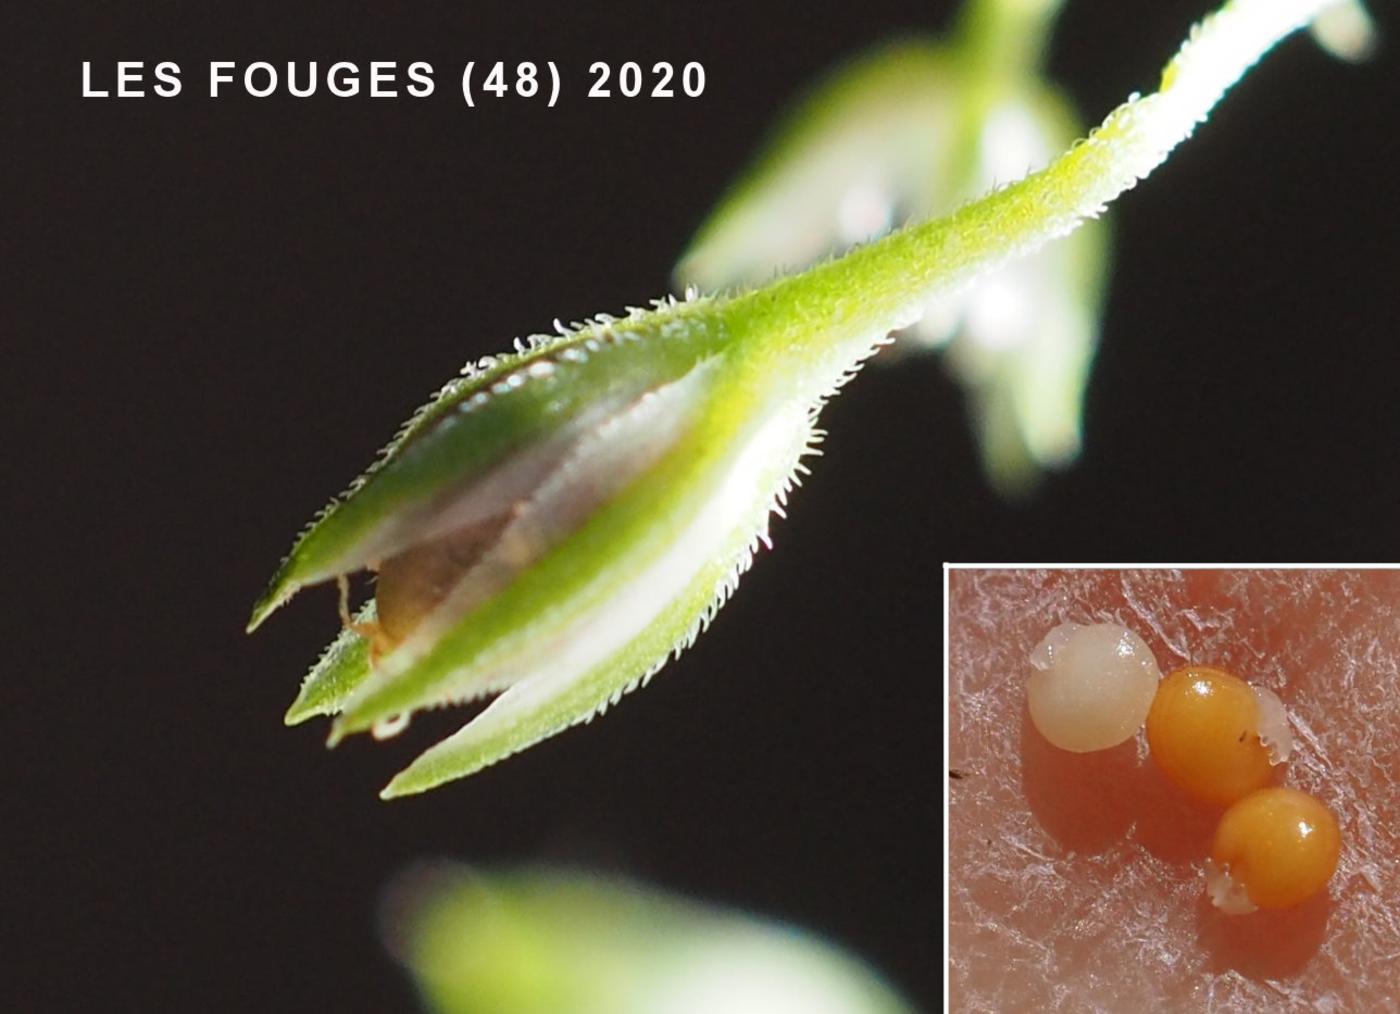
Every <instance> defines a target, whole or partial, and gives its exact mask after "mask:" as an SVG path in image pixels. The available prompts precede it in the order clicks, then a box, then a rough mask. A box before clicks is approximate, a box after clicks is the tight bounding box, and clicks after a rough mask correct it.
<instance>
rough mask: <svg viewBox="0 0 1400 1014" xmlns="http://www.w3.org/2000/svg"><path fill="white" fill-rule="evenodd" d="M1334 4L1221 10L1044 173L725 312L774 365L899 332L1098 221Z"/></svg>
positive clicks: (1235, 3)
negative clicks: (939, 298)
mask: <svg viewBox="0 0 1400 1014" xmlns="http://www.w3.org/2000/svg"><path fill="white" fill-rule="evenodd" d="M1336 2H1337V0H1231V2H1229V3H1227V4H1225V5H1224V6H1223V7H1221V8H1220V9H1219V10H1218V11H1216V12H1215V13H1214V14H1212V15H1210V16H1209V17H1207V18H1206V19H1205V20H1204V21H1202V22H1201V23H1200V24H1198V25H1197V26H1196V27H1195V28H1194V29H1193V30H1192V32H1191V35H1190V38H1189V39H1188V40H1187V42H1186V43H1185V44H1184V45H1183V46H1182V47H1181V49H1180V51H1179V52H1178V53H1177V55H1176V56H1175V58H1173V60H1172V61H1171V62H1170V63H1169V64H1168V65H1167V67H1166V69H1165V70H1164V71H1163V73H1162V82H1161V86H1160V89H1159V90H1158V91H1157V92H1156V93H1154V94H1151V95H1148V96H1145V97H1139V96H1134V97H1132V98H1130V99H1129V100H1128V101H1127V102H1125V103H1124V104H1123V105H1121V106H1119V107H1118V108H1117V109H1115V110H1114V111H1113V112H1112V113H1110V114H1109V116H1108V118H1107V119H1105V120H1104V122H1103V123H1102V125H1101V126H1100V127H1099V128H1098V129H1097V130H1095V131H1094V132H1093V133H1092V134H1090V136H1089V137H1088V138H1087V139H1085V140H1084V141H1081V142H1080V143H1079V144H1077V145H1076V146H1074V147H1073V148H1071V149H1070V150H1069V151H1068V152H1066V153H1065V154H1063V155H1061V156H1060V157H1059V158H1058V159H1056V160H1055V161H1054V162H1052V163H1051V164H1050V165H1049V166H1048V167H1047V168H1046V169H1044V170H1042V171H1041V172H1038V173H1036V174H1034V175H1032V176H1028V177H1026V178H1025V179H1024V180H1022V181H1020V182H1019V183H1015V184H1012V185H1011V186H1008V187H1006V188H1004V189H1002V190H999V191H997V192H995V193H993V194H991V195H989V196H987V197H984V198H982V199H980V200H978V201H975V202H973V203H971V204H969V205H967V206H965V207H963V208H962V209H960V210H959V211H956V212H954V213H953V214H951V215H949V216H947V217H945V218H941V219H936V220H933V221H928V222H925V223H922V224H920V225H916V226H913V227H911V228H908V229H905V230H903V231H902V232H898V233H895V234H893V235H891V236H888V237H886V238H884V239H882V240H880V241H878V242H875V243H872V244H870V245H869V246H866V247H863V248H861V249H859V250H856V251H854V252H852V253H850V254H848V255H847V256H845V257H843V258H841V259H840V260H835V261H830V262H828V263H826V264H822V265H819V266H818V267H815V268H812V269H811V270H809V271H806V272H804V273H803V274H800V275H796V276H793V277H791V278H788V279H784V280H782V281H780V282H778V283H776V284H775V285H772V286H769V287H767V288H764V289H761V290H757V291H755V292H752V293H749V294H747V295H745V296H742V297H740V298H739V299H738V300H736V302H735V304H734V306H733V307H732V311H733V312H734V313H735V314H736V315H740V316H743V315H751V316H749V317H748V322H749V323H751V324H754V325H757V326H758V327H759V328H760V329H761V330H762V331H764V332H766V333H768V334H769V335H770V336H776V337H777V339H778V340H777V341H776V342H774V343H773V346H774V347H773V348H772V353H773V354H774V355H775V356H777V357H779V358H780V359H783V360H790V358H791V357H794V356H796V357H799V358H800V357H802V356H813V357H822V358H824V357H826V356H829V355H832V356H838V357H839V356H840V355H842V354H843V353H845V352H848V351H849V349H850V348H851V347H852V346H853V345H858V344H859V343H860V342H863V341H868V339H869V336H871V335H873V334H878V333H883V332H888V331H891V330H895V329H898V328H900V327H904V326H907V325H908V324H909V323H911V322H912V321H913V320H915V319H917V318H918V316H919V314H920V312H921V310H922V307H923V306H924V305H925V304H926V303H927V301H928V300H929V299H930V298H931V297H932V296H934V295H936V294H937V293H939V292H941V291H944V290H947V289H951V288H954V287H955V286H957V285H958V284H960V283H962V282H964V281H966V280H968V279H969V278H971V277H972V276H973V275H975V274H978V273H980V272H982V271H986V270H987V269H989V268H992V267H995V266H996V265H998V264H1001V263H1002V262H1005V261H1008V260H1010V259H1012V258H1015V257H1021V256H1024V255H1026V254H1028V253H1031V252H1032V251H1034V250H1035V249H1037V248H1039V247H1041V246H1043V245H1044V244H1045V243H1047V242H1049V241H1050V240H1052V239H1055V238H1057V237H1060V236H1064V235H1066V234H1067V233H1069V232H1072V231H1073V230H1074V229H1075V228H1077V227H1078V226H1079V225H1080V224H1082V223H1083V222H1084V221H1085V220H1086V219H1088V218H1093V217H1096V216H1098V215H1099V214H1100V213H1102V212H1103V210H1104V208H1105V206H1106V205H1107V204H1108V203H1109V202H1110V201H1112V200H1113V199H1114V198H1116V197H1117V196H1118V195H1119V194H1121V193H1123V192H1124V191H1126V190H1129V189H1131V188H1132V187H1133V186H1134V185H1135V184H1136V183H1137V182H1138V181H1139V180H1141V179H1143V178H1144V177H1145V176H1147V174H1148V173H1150V172H1151V171H1152V170H1153V169H1155V168H1156V167H1157V166H1158V165H1160V164H1161V163H1162V162H1163V161H1165V159H1166V158H1167V156H1168V155H1169V154H1170V153H1171V151H1172V149H1174V148H1175V147H1176V146H1177V145H1178V144H1180V143H1181V142H1182V141H1184V140H1185V139H1186V138H1187V137H1189V136H1190V135H1191V132H1192V130H1193V129H1194V128H1195V126H1196V124H1197V123H1200V122H1201V121H1203V120H1204V119H1205V118H1206V116H1207V115H1208V114H1209V112H1210V111H1211V109H1212V108H1213V107H1214V106H1215V104H1216V103H1217V102H1219V101H1220V98H1221V97H1222V96H1223V95H1224V93H1225V91H1226V90H1227V89H1228V88H1229V87H1230V86H1231V85H1232V84H1234V83H1235V82H1236V81H1237V80H1239V78H1240V77H1241V76H1242V75H1243V74H1244V73H1245V72H1246V71H1247V70H1248V69H1249V68H1250V67H1251V66H1252V65H1253V64H1254V63H1255V62H1256V61H1257V60H1259V58H1260V57H1261V56H1263V55H1264V54H1265V53H1266V52H1268V51H1269V49H1271V48H1272V47H1273V46H1274V45H1275V44H1276V43H1277V42H1278V41H1279V40H1281V39H1282V38H1284V37H1285V36H1286V35H1288V34H1289V33H1290V32H1292V31H1294V30H1295V29H1298V28H1300V27H1302V26H1304V25H1306V24H1307V23H1308V22H1309V21H1310V20H1311V19H1312V18H1313V17H1314V16H1316V15H1317V14H1318V13H1319V12H1320V11H1322V10H1324V9H1325V8H1328V7H1330V6H1332V5H1333V4H1334V3H1336Z"/></svg>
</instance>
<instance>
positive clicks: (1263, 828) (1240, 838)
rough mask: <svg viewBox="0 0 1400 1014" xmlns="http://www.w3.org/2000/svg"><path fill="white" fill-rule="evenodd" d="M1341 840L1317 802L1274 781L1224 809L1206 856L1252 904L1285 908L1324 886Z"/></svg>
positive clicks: (1334, 824)
mask: <svg viewBox="0 0 1400 1014" xmlns="http://www.w3.org/2000/svg"><path fill="white" fill-rule="evenodd" d="M1341 844H1342V836H1341V831H1340V830H1339V829H1338V827H1337V818H1336V817H1334V816H1333V815H1332V811H1331V810H1329V809H1327V807H1326V806H1324V805H1323V804H1322V802H1321V801H1319V800H1318V799H1316V798H1315V797H1313V796H1310V795H1308V794H1307V793H1306V792H1299V791H1298V790H1297V789H1287V788H1282V787H1277V786H1276V787H1273V788H1268V789H1260V790H1259V791H1258V792H1253V793H1250V794H1249V795H1248V796H1246V797H1245V798H1243V799H1241V800H1240V801H1239V802H1238V803H1236V804H1235V805H1234V806H1232V807H1230V808H1229V809H1228V810H1226V811H1225V814H1224V816H1222V817H1221V818H1220V825H1219V826H1218V827H1217V828H1216V831H1215V842H1214V844H1213V845H1212V846H1211V851H1210V857H1211V862H1212V863H1213V864H1214V866H1215V868H1216V869H1217V870H1223V872H1224V873H1225V874H1227V875H1228V880H1229V881H1230V882H1232V884H1233V886H1234V887H1236V888H1242V889H1243V891H1244V893H1245V894H1246V895H1247V896H1248V899H1249V901H1250V902H1252V903H1253V904H1254V905H1255V906H1257V907H1259V908H1289V907H1291V906H1293V905H1296V904H1298V903H1299V902H1301V901H1305V900H1306V899H1308V898H1310V897H1312V896H1313V895H1314V894H1316V893H1317V892H1318V891H1320V890H1322V889H1323V888H1324V887H1325V886H1326V885H1327V881H1328V880H1330V879H1331V877H1332V874H1333V873H1334V872H1335V871H1336V869H1337V856H1338V854H1339V853H1340V851H1341ZM1208 871H1209V867H1208ZM1207 876H1208V877H1209V876H1210V873H1209V872H1208V874H1207ZM1222 907H1223V906H1222ZM1227 911H1228V909H1227Z"/></svg>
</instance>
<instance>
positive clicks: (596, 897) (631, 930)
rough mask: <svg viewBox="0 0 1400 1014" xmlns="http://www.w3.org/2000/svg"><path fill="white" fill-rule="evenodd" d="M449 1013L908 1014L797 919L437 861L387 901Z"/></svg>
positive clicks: (431, 991) (621, 885) (614, 883)
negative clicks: (788, 921) (784, 920)
mask: <svg viewBox="0 0 1400 1014" xmlns="http://www.w3.org/2000/svg"><path fill="white" fill-rule="evenodd" d="M385 910H386V915H385V918H384V921H385V923H386V925H385V935H386V937H387V939H388V942H389V946H390V948H391V950H393V951H394V953H395V954H396V955H397V956H398V958H399V960H400V961H402V962H403V964H404V966H405V967H406V968H407V969H408V970H409V972H410V973H411V974H412V976H413V978H414V981H415V982H416V983H417V985H418V988H419V990H420V991H421V993H422V995H423V998H424V1001H425V1003H426V1004H427V1006H428V1007H429V1008H430V1009H431V1010H433V1011H436V1012H438V1014H720V1012H722V1014H905V1012H909V1011H911V1010H912V1008H911V1007H910V1006H909V1005H908V1004H906V1003H905V1002H904V1001H902V1000H901V999H900V998H899V997H898V996H897V995H896V994H895V993H894V992H893V991H892V990H891V989H890V987H889V986H887V985H886V984H885V983H884V982H882V981H881V980H880V978H879V977H878V976H877V975H876V974H875V973H874V972H873V971H872V970H871V969H870V968H869V967H868V966H866V965H865V964H864V963H863V962H862V961H861V960H860V959H858V958H856V957H854V956H852V955H850V954H848V953H846V952H843V951H841V950H839V949H837V948H836V947H834V946H832V945H830V944H827V943H824V942H822V941H821V940H819V939H817V938H816V937H814V936H812V935H810V934H807V933H805V932H803V931H801V930H798V929H795V928H793V927H790V926H784V925H780V924H777V923H771V922H767V921H764V920H760V919H757V918H755V917H752V916H746V915H742V914H739V913H736V912H730V911H725V910H722V909H718V908H714V907H711V906H709V905H703V904H699V903H697V902H693V901H688V900H685V899H681V898H677V897H674V896H671V895H667V894H663V893H662V892H660V891H658V890H655V889H653V888H647V887H643V886H640V885H638V884H633V883H628V882H625V881H621V880H616V879H608V878H603V877H599V876H590V875H588V874H583V873H565V872H560V871H550V870H522V871H518V872H513V873H499V874H486V873H478V872H474V871H468V870H464V869H461V868H439V869H429V870H424V871H421V872H419V873H418V874H416V875H412V876H410V877H408V878H406V879H405V880H404V882H403V883H402V884H401V885H399V886H398V887H397V888H396V889H394V890H392V891H391V892H390V895H389V899H388V904H386V906H385Z"/></svg>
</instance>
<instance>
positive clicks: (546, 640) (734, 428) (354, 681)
mask: <svg viewBox="0 0 1400 1014" xmlns="http://www.w3.org/2000/svg"><path fill="white" fill-rule="evenodd" d="M729 323H730V318H729V317H728V316H727V315H726V314H725V313H723V312H720V311H718V310H717V309H716V308H715V307H714V306H713V305H711V303H710V301H695V302H690V303H671V302H667V303H664V304H660V305H658V307H657V308H656V309H653V310H649V311H638V312H635V313H633V314H632V315H631V316H630V317H628V318H626V319H623V320H616V321H613V320H609V321H606V322H602V323H598V324H595V325H592V326H589V327H586V328H584V329H582V330H580V331H579V332H578V333H577V334H573V335H569V336H565V337H560V338H557V339H554V340H540V341H538V342H537V343H536V344H535V346H534V347H532V348H530V349H529V350H528V351H526V352H524V353H523V354H521V355H519V356H517V357H510V358H508V359H506V360H502V361H500V362H498V363H495V364H493V365H492V367H491V368H489V369H488V370H487V371H485V372H483V373H482V374H481V375H478V376H475V377H472V378H469V382H468V383H466V384H462V383H458V384H454V385H452V386H451V387H449V388H448V389H446V390H445V391H444V392H443V394H441V395H440V396H439V398H438V399H437V400H436V401H435V402H434V403H433V404H432V405H430V406H429V407H428V408H427V409H425V410H424V411H422V412H420V413H419V415H418V416H417V417H415V421H414V422H411V423H410V425H409V427H408V428H407V430H406V435H405V436H404V437H403V438H401V439H400V440H399V441H397V442H396V443H395V444H394V445H393V446H391V448H390V450H389V451H388V453H387V454H386V455H385V457H384V458H383V459H382V460H381V461H380V463H379V464H378V465H377V466H376V467H375V468H374V469H372V470H371V472H370V473H369V474H368V475H366V477H365V478H364V479H363V480H361V481H360V482H359V483H357V484H356V486H355V487H354V488H353V489H352V491H351V492H350V494H349V495H348V496H347V497H346V499H345V500H343V501H341V502H340V503H339V504H337V505H334V506H333V507H332V508H330V509H329V510H328V511H327V512H326V513H325V514H324V516H323V517H322V518H321V519H320V520H319V521H318V522H316V524H315V525H313V526H312V528H311V529H309V530H308V532H307V533H306V534H305V535H304V536H303V537H302V539H301V540H300V541H299V542H298V544H297V546H296V547H295V548H294V550H293V552H292V554H291V555H290V557H289V558H288V560H287V562H286V563H285V564H284V565H283V567H282V569H281V570H280V571H279V573H278V576H277V577H276V578H275V579H274V582H273V585H272V589H271V590H270V592H269V594H268V596H266V597H265V599H264V601H263V603H262V604H260V605H259V607H258V610H257V612H256V613H255V616H254V622H255V623H256V622H258V621H260V620H261V619H262V618H263V617H264V616H265V615H266V614H267V612H268V611H269V609H270V608H272V607H275V604H276V603H277V602H279V601H283V600H285V598H286V597H288V596H289V595H290V594H291V593H293V592H294V591H295V590H296V589H297V588H298V587H300V586H302V585H304V584H309V583H314V582H317V581H324V580H327V579H329V578H332V577H338V576H340V575H342V574H345V573H349V572H351V571H353V570H356V569H359V568H361V567H369V568H371V569H374V570H377V571H378V573H379V583H378V586H377V588H376V597H375V601H374V602H373V603H371V604H370V606H369V607H367V608H366V609H365V610H363V611H362V612H361V613H360V614H359V615H358V616H357V617H356V619H355V622H354V623H353V624H351V625H350V626H349V627H347V629H346V630H344V631H343V632H342V633H341V635H340V637H339V638H337V640H336V642H335V643H334V644H333V645H332V647H331V648H330V649H329V650H328V651H327V653H326V655H325V656H324V657H323V658H322V660H321V662H320V663H318V665H317V666H316V667H315V668H314V669H313V670H312V673H311V674H310V675H309V676H308V678H307V680H306V682H305V683H304V685H303V688H302V692H301V694H300V696H299V697H298V699H297V702H296V703H295V704H294V705H293V706H292V709H291V710H290V711H289V712H288V721H289V722H295V721H301V720H304V719H305V718H308V717H311V716H312V715H316V714H335V713H339V715H340V717H339V718H338V720H337V721H336V723H335V726H334V728H333V731H332V739H333V740H335V739H339V738H340V737H342V736H344V735H346V734H349V733H353V732H358V731H364V730H367V729H369V730H376V731H384V730H386V729H395V728H397V727H398V726H399V723H401V721H402V719H403V718H404V717H406V716H408V715H410V714H411V713H412V712H413V711H416V710H419V709H422V708H425V707H435V706H439V705H444V704H449V703H461V702H466V701H470V700H473V699H477V698H480V697H483V696H486V695H489V694H494V693H499V694H500V696H499V697H498V698H497V699H496V700H495V701H494V702H493V703H492V704H491V705H490V706H489V707H488V708H487V709H486V710H485V711H484V712H483V713H482V714H481V715H479V716H478V717H477V718H476V719H475V720H474V721H472V722H471V723H470V724H469V725H468V726H467V727H466V728H464V729H463V730H462V731H461V732H459V733H458V734H457V735H455V736H453V737H451V738H449V739H448V740H446V741H445V742H443V743H441V744H439V745H438V746H437V747H435V748H433V749H432V750H430V751H428V752H427V753H426V754H424V755H423V756H422V757H421V758H420V759H419V760H418V761H417V762H415V764H414V765H412V766H411V767H410V768H409V769H408V770H407V771H405V772H404V773H403V774H402V775H401V776H400V777H399V778H398V779H396V780H395V782H394V783H393V785H391V786H390V788H389V790H388V792H389V793H390V794H402V793H407V792H413V791H420V790H422V789H424V788H428V787H430V786H432V785H435V784H438V783H440V782H441V781H445V780H447V779H449V778H454V777H461V776H463V775H465V774H469V773H471V772H473V771H475V770H478V769H479V768H481V767H484V766H486V765H487V764H490V763H492V762H494V761H495V760H498V759H500V758H501V757H504V756H506V755H508V754H509V753H512V752H515V751H516V750H519V749H523V748H524V747H525V746H528V745H530V744H531V743H533V742H536V741H538V740H539V739H542V738H544V737H546V736H548V735H550V734H552V733H553V732H556V731H559V730H560V729H562V728H564V727H566V726H568V725H571V724H574V723H576V722H580V721H585V720H587V719H588V718H591V717H592V716H593V715H595V714H596V713H597V712H598V711H600V710H601V709H602V708H604V707H605V706H606V705H607V704H609V703H611V702H614V701H616V700H617V698H619V697H620V696H621V695H622V694H623V693H625V692H626V691H627V690H629V689H631V688H632V687H634V686H636V685H637V684H638V683H639V682H640V681H642V680H644V679H645V678H646V677H647V676H649V675H650V673H652V672H654V671H655V669H656V668H658V667H659V666H660V664H661V663H662V662H663V661H664V660H665V659H666V657H667V656H668V655H669V654H671V653H672V652H674V651H679V650H680V649H681V648H682V647H684V646H685V645H687V644H689V643H690V642H691V641H692V640H693V639H694V637H695V635H696V633H697V632H698V630H699V629H700V628H701V627H702V626H703V625H704V624H705V623H707V622H708V621H709V619H710V618H711V617H712V615H713V612H714V610H715V609H716V608H717V607H718V605H719V604H720V603H721V602H722V601H723V600H724V599H725V598H726V597H727V595H728V593H729V591H730V590H732V588H733V586H734V583H735V581H736V580H737V578H738V575H739V574H740V573H741V572H742V571H743V570H744V569H745V568H746V567H747V566H748V564H749V562H750V560H751V555H752V550H753V547H754V544H755V540H758V539H766V537H767V534H766V525H767V518H768V515H769V511H770V509H771V508H772V507H773V505H774V503H775V498H778V497H781V496H782V494H783V492H784V491H785V490H786V488H787V485H788V484H789V482H790V480H791V478H792V476H793V475H794V472H795V470H796V468H797V459H798V458H799V457H800V456H801V455H802V453H803V452H804V451H805V450H806V449H807V448H808V446H809V445H810V444H811V442H812V441H813V439H814V431H813V426H812V423H813V418H814V412H815V408H816V406H817V405H818V404H819V402H820V395H821V393H823V392H824V390H825V389H828V388H830V387H831V385H832V384H833V383H834V382H835V381H836V380H838V379H839V376H825V374H826V373H827V372H828V371H829V370H830V369H831V368H832V367H831V365H827V366H825V367H821V366H818V368H816V369H815V370H809V371H805V372H801V371H800V372H799V373H798V374H796V375H793V376H790V377H789V378H788V379H787V381H786V382H782V381H774V380H769V381H767V382H758V380H757V376H756V374H755V372H754V371H755V369H756V368H757V363H756V361H755V359H754V357H753V356H752V355H750V354H749V352H750V350H749V349H748V348H747V346H744V347H739V346H735V345H734V344H733V343H731V342H730V340H729ZM865 341H866V342H867V343H870V339H865ZM760 358H761V357H760ZM594 364H600V365H601V366H604V367H608V368H606V369H599V370H597V371H590V370H589V369H588V367H590V366H591V365H594ZM515 378H519V380H518V381H517V380H516V379H515ZM823 378H824V379H823ZM483 394H484V395H485V397H482V395H483ZM513 399H517V400H515V401H514V402H513ZM503 429H513V430H514V432H512V433H507V434H503V433H502V432H501V431H502V430H503ZM473 440H475V441H476V444H475V445H473ZM488 441H489V442H491V443H493V444H494V446H495V447H497V448H498V449H499V450H498V451H497V453H496V454H495V455H492V456H487V455H484V454H482V453H481V452H480V444H482V443H486V442H488ZM454 459H455V460H454ZM425 461H428V462H431V463H433V464H432V467H429V466H427V465H425V464H424V462H425ZM440 469H448V470H450V473H451V474H450V475H446V476H444V475H443V474H442V473H441V472H440V471H439V470H440ZM366 500H367V501H369V502H370V503H371V504H372V505H374V506H375V507H377V508H379V509H380V510H381V511H382V513H379V514H372V513H371V511H369V510H368V509H366V508H363V507H358V505H359V504H360V503H361V502H363V501H366ZM357 507H358V509H357Z"/></svg>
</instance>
